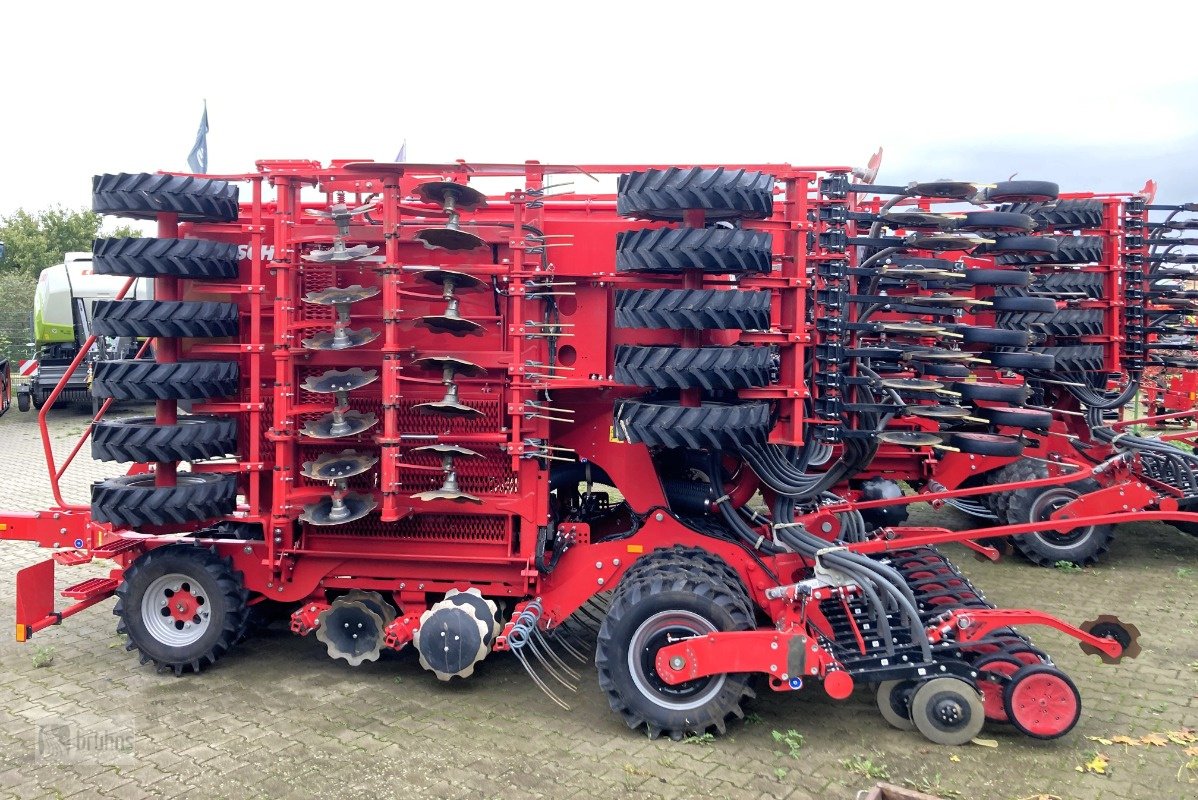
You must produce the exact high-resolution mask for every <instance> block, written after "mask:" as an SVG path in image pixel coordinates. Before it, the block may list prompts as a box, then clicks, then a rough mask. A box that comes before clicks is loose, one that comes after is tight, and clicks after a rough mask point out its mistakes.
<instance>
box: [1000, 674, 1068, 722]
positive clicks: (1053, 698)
mask: <svg viewBox="0 0 1198 800" xmlns="http://www.w3.org/2000/svg"><path fill="white" fill-rule="evenodd" d="M1003 706H1004V708H1005V710H1006V712H1007V718H1008V719H1009V721H1010V723H1011V724H1012V725H1014V726H1015V728H1016V729H1017V730H1018V731H1019V732H1020V733H1023V734H1026V735H1027V736H1031V737H1032V738H1033V739H1056V738H1058V737H1061V736H1064V735H1065V734H1066V733H1069V731H1071V730H1073V726H1074V725H1076V724H1077V721H1078V719H1079V718H1080V717H1081V713H1082V697H1081V694H1080V693H1079V692H1078V691H1077V687H1076V686H1075V685H1074V684H1073V681H1071V680H1070V679H1069V676H1068V675H1066V674H1065V673H1063V672H1061V671H1060V670H1059V669H1057V668H1056V667H1050V666H1048V665H1047V664H1029V665H1028V666H1026V667H1023V668H1022V669H1020V670H1019V671H1018V672H1016V673H1015V674H1014V675H1012V676H1011V680H1010V683H1008V684H1007V687H1006V689H1004V690H1003Z"/></svg>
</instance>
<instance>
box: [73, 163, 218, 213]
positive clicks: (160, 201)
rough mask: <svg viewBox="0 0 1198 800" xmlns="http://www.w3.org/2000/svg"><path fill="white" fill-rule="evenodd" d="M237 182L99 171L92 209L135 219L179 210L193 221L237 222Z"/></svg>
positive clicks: (93, 187)
mask: <svg viewBox="0 0 1198 800" xmlns="http://www.w3.org/2000/svg"><path fill="white" fill-rule="evenodd" d="M237 199H238V195H237V185H236V184H233V183H229V182H228V181H222V180H216V179H214V178H200V177H194V176H180V175H155V174H151V173H147V172H140V173H132V174H130V173H125V172H121V173H117V174H115V175H112V174H106V175H96V176H95V177H93V178H92V211H95V212H96V213H97V214H114V215H117V216H121V217H131V218H133V219H154V218H155V217H156V216H157V215H158V214H178V215H179V219H181V220H187V221H192V222H234V221H236V219H237V214H238V208H237Z"/></svg>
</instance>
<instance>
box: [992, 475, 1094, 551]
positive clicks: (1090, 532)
mask: <svg viewBox="0 0 1198 800" xmlns="http://www.w3.org/2000/svg"><path fill="white" fill-rule="evenodd" d="M1097 488H1098V484H1097V482H1095V481H1092V480H1082V481H1074V482H1071V483H1066V484H1062V485H1061V486H1048V487H1045V488H1043V489H1040V490H1035V489H1024V490H1020V491H1016V492H1012V497H1011V501H1010V503H1009V504H1008V511H1009V512H1013V513H1009V515H1008V518H1009V519H1010V522H1011V524H1016V523H1020V522H1031V521H1032V520H1031V519H1030V518H1029V519H1024V518H1023V513H1020V510H1021V509H1026V512H1027V513H1028V514H1030V513H1031V511H1032V509H1033V508H1034V507H1035V505H1036V503H1037V501H1038V500H1039V499H1040V498H1041V496H1043V495H1045V494H1048V493H1050V492H1061V491H1072V492H1075V493H1077V495H1078V496H1081V495H1084V494H1089V493H1090V492H1091V491H1094V490H1095V489H1097ZM1016 514H1018V516H1016ZM1083 530H1085V533H1084V534H1082V535H1079V536H1078V537H1077V539H1076V540H1075V541H1073V542H1071V543H1069V544H1066V545H1057V544H1053V543H1052V542H1049V541H1048V540H1046V539H1045V538H1043V537H1042V536H1041V535H1040V534H1039V533H1028V534H1024V535H1023V536H1014V537H1012V539H1013V540H1014V543H1015V549H1017V550H1018V551H1019V552H1020V553H1022V554H1023V555H1024V556H1026V557H1027V558H1028V559H1029V560H1031V561H1034V562H1035V563H1037V564H1042V565H1044V566H1049V567H1051V566H1053V565H1055V564H1056V562H1058V561H1069V562H1072V563H1074V564H1083V565H1084V564H1091V563H1095V562H1096V561H1098V559H1099V558H1101V557H1102V555H1103V553H1105V552H1106V551H1107V550H1108V549H1109V547H1110V542H1111V539H1112V538H1114V532H1115V526H1114V525H1092V526H1089V527H1088V528H1087V529H1083Z"/></svg>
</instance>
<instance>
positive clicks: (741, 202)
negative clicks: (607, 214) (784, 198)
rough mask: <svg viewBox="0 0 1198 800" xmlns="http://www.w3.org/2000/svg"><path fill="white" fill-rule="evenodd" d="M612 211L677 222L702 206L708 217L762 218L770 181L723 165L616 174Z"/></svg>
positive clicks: (769, 208)
mask: <svg viewBox="0 0 1198 800" xmlns="http://www.w3.org/2000/svg"><path fill="white" fill-rule="evenodd" d="M616 191H617V196H616V213H617V214H619V215H620V216H622V217H638V218H640V219H658V220H681V219H682V218H683V216H684V215H685V213H686V212H687V211H692V210H698V209H702V210H703V212H704V215H705V218H706V219H708V220H718V219H765V218H766V217H768V216H769V215H770V214H771V213H773V210H774V179H773V176H771V175H767V174H765V173H763V172H747V171H745V170H743V169H733V170H726V169H724V168H723V167H716V168H715V169H701V168H699V167H691V168H689V169H681V168H679V167H670V168H668V169H650V170H645V171H644V172H629V173H627V174H624V175H621V176H620V178H619V182H618V183H617V186H616Z"/></svg>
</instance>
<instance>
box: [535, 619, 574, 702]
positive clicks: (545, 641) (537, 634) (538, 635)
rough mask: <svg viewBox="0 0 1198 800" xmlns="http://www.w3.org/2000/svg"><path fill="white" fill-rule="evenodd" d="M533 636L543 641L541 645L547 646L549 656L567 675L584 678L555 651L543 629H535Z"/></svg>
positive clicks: (546, 650)
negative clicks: (542, 631)
mask: <svg viewBox="0 0 1198 800" xmlns="http://www.w3.org/2000/svg"><path fill="white" fill-rule="evenodd" d="M533 638H534V639H536V640H538V641H539V642H540V643H541V646H542V647H543V648H545V652H546V653H547V654H548V655H549V657H550V658H551V659H553V662H554V663H555V664H557V665H558V666H559V667H561V669H562V672H565V673H566V674H567V675H569V676H570V677H571V678H573V679H574V680H576V681H580V680H582V676H581V675H579V674H578V673H577V672H575V671H574V670H572V669H570V667H569V665H568V664H566V662H565V661H563V660H562V659H561V657H560V656H559V655H558V654H557V653H555V652H553V645H552V644H551V643H550V642H549V640H548V639H546V638H545V635H544V634H543V633H541V631H540V630H539V629H538V630H536V631H533ZM574 688H575V690H577V688H578V687H577V686H575V687H574Z"/></svg>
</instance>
